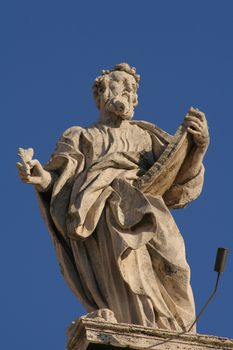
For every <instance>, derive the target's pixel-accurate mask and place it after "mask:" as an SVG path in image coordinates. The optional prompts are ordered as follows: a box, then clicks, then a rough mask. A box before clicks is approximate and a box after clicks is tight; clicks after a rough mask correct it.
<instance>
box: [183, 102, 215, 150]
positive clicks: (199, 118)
mask: <svg viewBox="0 0 233 350" xmlns="http://www.w3.org/2000/svg"><path fill="white" fill-rule="evenodd" d="M183 124H184V125H185V126H186V128H187V131H188V132H189V133H190V134H192V136H193V140H194V142H195V143H196V145H197V147H199V148H201V149H203V150H206V149H207V147H208V145H209V131H208V125H207V120H206V116H205V114H204V113H203V112H201V111H199V109H197V108H193V107H190V109H189V111H188V113H187V115H186V116H185V119H184V123H183Z"/></svg>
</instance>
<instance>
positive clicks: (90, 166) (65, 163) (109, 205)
mask: <svg viewBox="0 0 233 350" xmlns="http://www.w3.org/2000/svg"><path fill="white" fill-rule="evenodd" d="M171 139H172V137H171V136H170V135H168V134H166V133H165V132H162V131H161V130H160V129H158V128H157V127H155V126H153V125H152V124H149V123H146V122H132V121H123V122H122V124H121V125H120V126H119V127H112V126H108V125H106V124H103V123H101V122H100V123H96V124H95V125H93V126H92V127H89V128H81V127H72V128H70V129H68V130H67V131H65V132H64V134H63V135H62V137H61V139H60V140H59V142H58V143H57V147H56V149H55V151H54V153H53V154H52V157H51V159H50V161H49V162H48V163H47V165H46V166H45V169H47V170H49V171H50V172H51V173H52V174H53V178H54V181H53V185H52V186H51V187H50V188H49V189H47V191H46V192H40V193H38V197H39V201H40V208H41V210H42V214H43V216H44V218H45V220H46V223H47V225H48V227H49V231H50V233H51V236H52V239H53V243H54V246H55V250H56V253H57V257H58V261H59V265H60V268H61V271H62V274H63V276H64V278H65V280H66V282H67V283H68V285H69V287H70V288H71V289H72V291H73V292H74V293H75V295H76V296H77V297H78V299H79V300H80V302H81V303H82V304H83V305H84V307H85V308H86V309H87V311H88V312H92V311H94V310H97V309H101V308H107V309H110V310H112V311H113V312H114V315H115V317H116V319H117V321H118V322H123V323H132V324H139V325H143V326H149V327H157V328H164V329H173V330H178V331H180V330H183V329H185V328H187V327H188V326H189V325H190V324H191V323H192V321H193V320H194V318H195V311H194V301H193V295H192V290H191V287H190V269H189V266H188V264H187V262H186V257H185V247H184V242H183V238H182V236H181V234H180V232H179V230H178V228H177V226H176V224H175V222H174V220H173V218H172V215H171V213H170V211H169V209H168V206H167V205H166V203H165V201H164V199H163V198H162V197H161V196H151V195H150V194H145V193H143V192H142V191H140V190H139V189H137V188H136V187H135V186H134V185H133V181H134V180H135V179H137V178H138V176H141V175H143V174H144V173H145V172H146V171H147V170H148V169H149V168H150V166H151V165H152V164H153V163H154V162H155V161H156V160H157V159H158V157H159V156H160V155H161V153H162V152H163V150H164V148H165V147H166V145H167V144H168V143H169V141H171ZM202 182H203V168H202V169H201V170H200V172H199V174H198V175H197V176H196V177H195V178H193V179H191V180H189V181H188V182H187V183H185V184H182V185H178V184H173V186H172V187H171V188H170V190H169V191H168V193H167V194H166V198H167V204H168V205H169V207H175V208H177V207H183V206H185V205H186V204H187V201H190V200H192V199H195V197H196V196H197V194H198V193H200V191H201V187H202ZM187 198H188V199H187ZM193 331H195V329H193Z"/></svg>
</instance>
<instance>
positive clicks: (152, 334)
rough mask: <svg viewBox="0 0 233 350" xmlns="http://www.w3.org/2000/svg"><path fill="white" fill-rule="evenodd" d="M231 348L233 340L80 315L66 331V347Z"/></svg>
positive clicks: (77, 349)
mask: <svg viewBox="0 0 233 350" xmlns="http://www.w3.org/2000/svg"><path fill="white" fill-rule="evenodd" d="M125 348H127V349H135V350H136V349H141V350H210V349H218V350H221V349H225V350H230V349H232V350H233V339H228V338H222V337H216V336H209V335H202V334H191V333H189V334H183V335H179V333H177V332H172V331H164V330H161V329H154V328H147V327H142V326H137V325H129V324H123V323H109V322H104V321H103V322H102V321H99V320H98V321H97V320H94V319H88V318H85V317H81V318H80V319H79V320H78V321H74V322H72V324H71V326H70V327H69V329H68V331H67V350H120V349H125Z"/></svg>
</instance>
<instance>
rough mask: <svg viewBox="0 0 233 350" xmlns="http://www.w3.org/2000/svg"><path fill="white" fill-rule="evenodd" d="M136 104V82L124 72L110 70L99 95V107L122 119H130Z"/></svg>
mask: <svg viewBox="0 0 233 350" xmlns="http://www.w3.org/2000/svg"><path fill="white" fill-rule="evenodd" d="M136 105H137V83H136V81H135V79H134V77H133V76H132V75H130V74H127V73H126V72H121V71H115V72H111V73H110V74H109V75H108V77H107V79H106V80H105V90H104V91H103V93H102V96H101V108H104V109H105V110H106V111H107V112H111V113H114V114H115V115H117V116H119V117H121V118H122V119H131V118H132V117H133V114H134V107H135V106H136Z"/></svg>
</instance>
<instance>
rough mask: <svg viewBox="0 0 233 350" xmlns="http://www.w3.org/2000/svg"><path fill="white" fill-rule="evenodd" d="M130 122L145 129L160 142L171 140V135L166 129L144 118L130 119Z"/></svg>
mask: <svg viewBox="0 0 233 350" xmlns="http://www.w3.org/2000/svg"><path fill="white" fill-rule="evenodd" d="M130 123H131V124H133V125H137V126H139V127H140V128H142V129H144V130H147V131H148V132H149V133H151V134H154V135H155V136H157V137H158V138H159V139H160V140H161V141H162V142H165V143H170V142H171V141H172V140H173V136H172V135H170V134H168V133H167V132H166V131H164V130H162V129H161V128H159V127H158V126H157V125H155V124H152V123H149V122H146V121H144V120H131V121H130Z"/></svg>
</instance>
